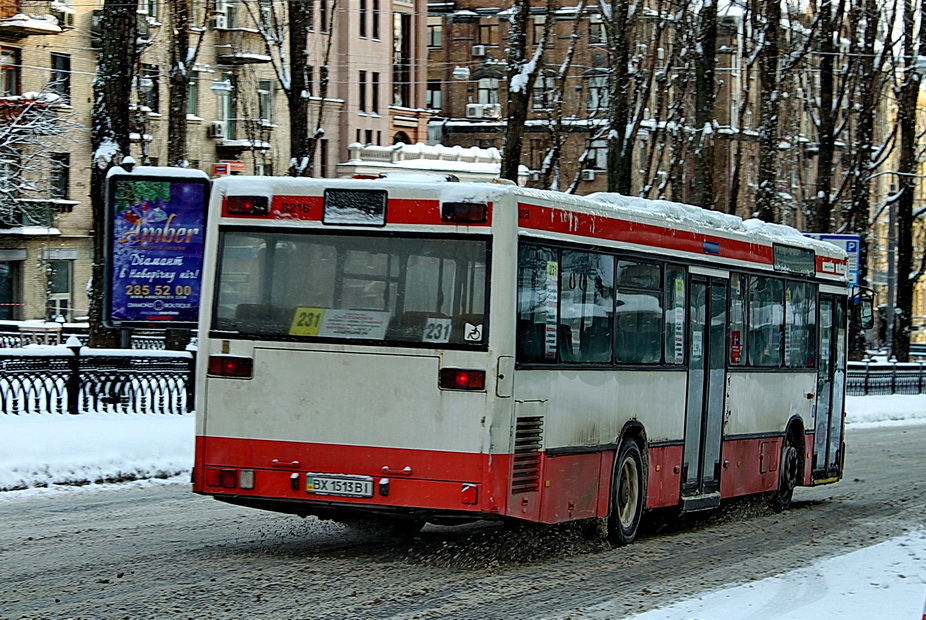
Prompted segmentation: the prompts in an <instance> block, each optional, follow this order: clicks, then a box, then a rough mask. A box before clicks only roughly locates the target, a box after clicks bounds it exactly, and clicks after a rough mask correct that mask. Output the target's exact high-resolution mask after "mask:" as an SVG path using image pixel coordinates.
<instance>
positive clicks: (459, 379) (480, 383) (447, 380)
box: [439, 368, 486, 391]
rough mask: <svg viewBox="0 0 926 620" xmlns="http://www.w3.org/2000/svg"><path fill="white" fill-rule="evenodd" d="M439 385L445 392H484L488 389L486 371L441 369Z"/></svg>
mask: <svg viewBox="0 0 926 620" xmlns="http://www.w3.org/2000/svg"><path fill="white" fill-rule="evenodd" d="M439 385H440V387H441V388H443V389H445V390H476V391H478V390H484V389H486V371H484V370H471V369H467V368H441V369H440V381H439Z"/></svg>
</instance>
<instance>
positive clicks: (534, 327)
mask: <svg viewBox="0 0 926 620" xmlns="http://www.w3.org/2000/svg"><path fill="white" fill-rule="evenodd" d="M546 333H547V325H546V323H535V322H534V321H533V320H531V319H519V320H518V333H517V352H516V353H517V359H518V361H519V362H542V361H544V359H545V351H546V349H545V346H544V342H545V340H546Z"/></svg>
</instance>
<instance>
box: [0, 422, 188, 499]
mask: <svg viewBox="0 0 926 620" xmlns="http://www.w3.org/2000/svg"><path fill="white" fill-rule="evenodd" d="M194 424H195V416H193V415H185V416H177V415H158V414H149V415H127V414H105V413H104V414H84V415H79V416H69V415H53V414H45V415H0V436H2V437H3V441H2V442H0V491H9V490H15V489H24V488H35V487H47V486H50V485H55V484H85V483H88V482H96V483H98V482H114V481H125V480H138V479H150V478H167V477H170V476H177V475H180V474H188V473H189V471H190V469H191V466H192V462H193V437H194Z"/></svg>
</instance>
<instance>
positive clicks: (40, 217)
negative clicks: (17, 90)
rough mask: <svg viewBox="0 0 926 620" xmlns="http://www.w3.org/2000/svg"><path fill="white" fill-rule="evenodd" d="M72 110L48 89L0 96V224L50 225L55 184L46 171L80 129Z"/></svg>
mask: <svg viewBox="0 0 926 620" xmlns="http://www.w3.org/2000/svg"><path fill="white" fill-rule="evenodd" d="M70 109H71V108H69V107H67V106H64V105H63V102H62V100H61V97H60V96H58V95H57V94H55V93H53V92H51V91H50V90H47V89H46V90H44V91H42V92H39V93H35V92H33V93H25V94H23V95H14V96H9V97H0V227H4V228H6V227H18V226H50V225H51V221H52V219H53V217H52V216H53V214H54V212H53V210H52V206H51V202H50V199H54V198H55V192H56V189H57V188H56V187H55V185H54V181H53V179H52V178H51V175H49V174H48V171H49V170H53V169H54V168H55V167H56V166H60V165H62V163H61V161H60V160H58V159H56V157H55V153H59V152H67V151H69V150H71V149H72V148H73V146H74V144H73V142H74V137H73V136H72V132H73V131H75V130H78V129H80V126H79V125H78V124H77V123H76V122H75V121H74V120H73V118H72V116H73V113H72V112H70V111H69V110H70Z"/></svg>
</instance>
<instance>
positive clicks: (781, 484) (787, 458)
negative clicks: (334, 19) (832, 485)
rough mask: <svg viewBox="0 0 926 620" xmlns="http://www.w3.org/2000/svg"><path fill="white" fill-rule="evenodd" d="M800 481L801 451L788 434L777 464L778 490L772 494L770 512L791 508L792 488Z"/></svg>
mask: <svg viewBox="0 0 926 620" xmlns="http://www.w3.org/2000/svg"><path fill="white" fill-rule="evenodd" d="M800 479H801V451H800V449H799V448H798V446H797V441H795V439H794V436H793V435H792V434H791V433H788V434H787V436H785V441H784V445H783V446H782V448H781V462H780V463H779V464H778V490H777V491H773V492H772V496H771V500H770V502H769V503H770V504H771V506H772V510H774V511H775V512H781V511H782V510H787V509H788V508H790V507H791V500H792V499H793V498H794V487H796V486H797V485H798V484H799V483H800Z"/></svg>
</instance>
